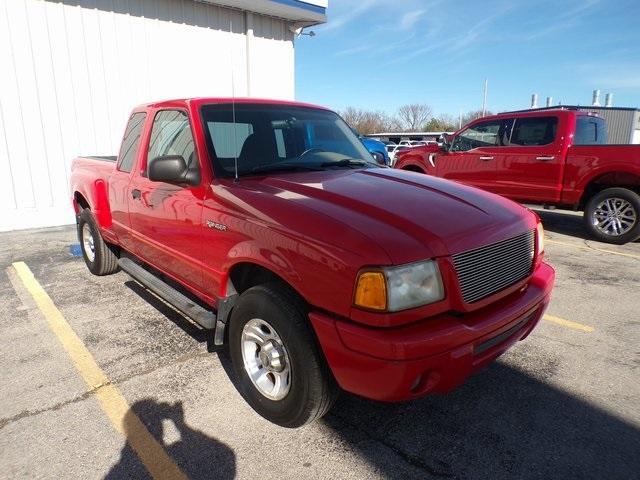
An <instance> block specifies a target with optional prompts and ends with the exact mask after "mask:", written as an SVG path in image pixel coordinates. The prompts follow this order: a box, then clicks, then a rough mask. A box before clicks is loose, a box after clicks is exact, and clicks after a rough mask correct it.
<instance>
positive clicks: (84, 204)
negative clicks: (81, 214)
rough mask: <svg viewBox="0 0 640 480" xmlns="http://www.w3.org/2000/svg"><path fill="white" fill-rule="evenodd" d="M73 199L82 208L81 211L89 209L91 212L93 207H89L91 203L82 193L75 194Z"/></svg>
mask: <svg viewBox="0 0 640 480" xmlns="http://www.w3.org/2000/svg"><path fill="white" fill-rule="evenodd" d="M73 198H74V199H75V201H76V203H77V204H78V205H79V206H80V208H81V209H83V210H84V209H85V208H88V209H89V210H91V206H89V202H87V199H86V198H84V197H83V196H82V194H81V193H80V192H75V193H74V194H73Z"/></svg>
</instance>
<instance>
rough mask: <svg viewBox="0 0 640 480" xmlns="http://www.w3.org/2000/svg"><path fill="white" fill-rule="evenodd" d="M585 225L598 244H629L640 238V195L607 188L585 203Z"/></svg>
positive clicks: (620, 189)
mask: <svg viewBox="0 0 640 480" xmlns="http://www.w3.org/2000/svg"><path fill="white" fill-rule="evenodd" d="M584 221H585V226H586V227H587V229H588V230H589V232H590V233H591V235H593V236H594V237H595V238H596V239H598V240H600V241H601V242H607V243H616V244H623V243H627V242H632V241H634V240H636V239H638V238H639V237H640V195H638V194H637V193H636V192H634V191H633V190H629V189H626V188H607V189H606V190H603V191H601V192H600V193H598V194H597V195H594V196H593V197H591V199H590V200H589V201H588V202H587V205H586V208H585V211H584Z"/></svg>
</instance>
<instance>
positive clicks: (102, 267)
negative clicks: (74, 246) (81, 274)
mask: <svg viewBox="0 0 640 480" xmlns="http://www.w3.org/2000/svg"><path fill="white" fill-rule="evenodd" d="M85 227H86V228H88V230H89V232H90V234H91V236H92V238H93V252H91V251H87V247H86V246H85V243H86V242H85V241H84V240H85V237H84V235H85V234H84V233H83V232H84V231H85V230H84V229H85ZM78 241H79V242H80V248H81V249H82V257H83V258H84V263H86V264H87V268H88V269H89V271H90V272H91V273H93V274H94V275H99V276H102V275H111V274H112V273H116V272H117V271H118V270H119V269H120V268H119V267H118V256H117V255H116V253H115V251H114V248H113V247H111V246H110V245H108V244H107V243H106V242H105V241H104V240H103V239H102V235H100V229H99V228H98V225H97V224H96V221H95V219H94V218H93V214H92V213H91V210H89V209H88V208H85V209H84V210H82V212H80V216H79V218H78ZM91 257H93V260H92V259H91Z"/></svg>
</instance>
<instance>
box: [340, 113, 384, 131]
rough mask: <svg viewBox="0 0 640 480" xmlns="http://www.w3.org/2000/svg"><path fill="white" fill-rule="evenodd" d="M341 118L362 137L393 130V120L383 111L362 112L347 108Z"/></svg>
mask: <svg viewBox="0 0 640 480" xmlns="http://www.w3.org/2000/svg"><path fill="white" fill-rule="evenodd" d="M340 116H341V117H342V118H343V119H344V121H345V122H347V124H348V125H349V126H350V127H351V128H353V129H354V130H356V131H357V132H358V133H359V134H361V135H369V134H371V133H380V132H384V131H388V130H390V129H392V125H393V123H394V122H393V120H392V119H391V118H389V116H388V115H387V114H386V113H384V112H381V111H374V110H362V109H359V108H355V107H347V108H345V109H344V110H343V111H342V112H340Z"/></svg>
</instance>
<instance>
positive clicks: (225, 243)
mask: <svg viewBox="0 0 640 480" xmlns="http://www.w3.org/2000/svg"><path fill="white" fill-rule="evenodd" d="M71 187H72V192H73V206H74V209H75V212H76V215H77V224H78V236H79V240H80V243H81V247H82V251H83V255H84V260H85V262H86V264H87V266H88V268H89V270H90V271H91V272H92V273H94V274H96V275H106V274H111V273H115V272H116V271H118V270H119V269H122V270H124V271H125V272H127V273H128V274H130V275H131V276H132V277H133V278H134V279H136V280H137V281H138V282H140V283H141V284H142V285H144V286H145V287H146V288H147V289H149V290H150V291H152V292H154V293H155V294H156V295H158V296H160V297H162V298H163V299H164V300H166V301H167V302H168V303H170V304H171V305H173V306H174V307H175V308H176V309H177V310H179V311H180V312H182V313H183V314H184V315H185V317H187V318H189V319H191V320H192V321H194V322H195V323H197V324H198V325H200V326H201V327H202V328H204V329H207V330H208V331H209V336H210V338H211V346H212V347H215V346H220V347H223V346H225V347H228V350H229V353H230V357H231V361H232V364H233V368H234V371H235V374H236V375H237V378H238V381H237V382H236V383H237V384H238V388H239V390H240V393H241V394H242V395H243V397H244V398H245V399H246V400H247V401H248V403H249V404H250V405H251V406H252V407H253V408H254V409H255V410H256V411H257V412H258V413H260V414H261V415H262V416H264V417H265V418H267V419H269V420H270V421H272V422H274V423H276V424H279V425H282V426H286V427H296V426H300V425H303V424H305V423H307V422H310V421H312V420H313V419H315V418H318V417H320V416H321V415H323V414H324V413H326V412H327V411H328V409H329V408H330V407H331V405H332V402H333V400H334V398H335V396H336V393H337V392H338V391H339V388H342V389H344V390H347V391H349V392H353V393H355V394H358V395H361V396H364V397H368V398H371V399H376V400H383V401H400V400H406V399H411V398H417V397H420V396H422V395H425V394H427V393H430V392H444V391H447V390H449V389H451V388H453V387H454V386H456V385H457V384H459V383H461V382H462V381H463V380H464V379H465V378H466V377H468V376H469V375H470V374H471V373H472V372H474V371H476V370H477V369H479V368H481V367H482V366H483V365H485V364H487V363H488V362H490V361H491V360H493V359H494V358H496V357H497V356H498V355H500V354H501V353H503V352H504V351H505V350H506V349H507V348H509V347H510V346H511V345H512V344H514V343H515V342H516V341H518V340H521V339H523V338H524V337H526V336H527V335H528V334H529V332H531V330H532V329H533V328H534V327H535V325H536V324H537V322H538V320H539V319H540V317H541V316H542V314H543V312H544V310H545V308H546V307H547V304H548V302H549V297H550V293H551V289H552V285H553V282H554V271H553V269H552V268H551V267H550V266H548V265H547V264H546V263H545V262H544V261H543V233H542V229H541V226H540V223H539V219H538V218H537V216H536V215H535V213H533V212H531V211H530V210H527V209H525V208H523V207H521V206H520V205H518V204H516V203H513V202H511V201H510V200H507V199H505V198H502V197H499V196H497V195H493V194H490V193H486V192H483V191H481V190H479V189H475V188H471V187H467V186H464V185H460V184H457V183H455V182H449V181H446V180H441V179H437V178H431V177H428V176H425V175H418V174H416V173H411V172H402V171H399V170H394V169H390V168H386V167H380V166H379V165H377V164H376V163H374V162H373V159H372V158H371V156H370V155H369V153H368V152H367V151H366V149H365V148H364V146H363V145H362V143H361V142H360V141H359V140H358V138H357V137H356V136H355V135H354V134H353V132H352V131H351V130H350V129H349V127H348V126H347V125H346V124H345V123H344V121H343V120H342V119H341V118H340V117H339V116H338V115H337V114H335V113H334V112H332V111H330V110H326V109H324V108H321V107H316V106H312V105H306V104H301V103H293V102H279V101H265V100H263V101H258V100H249V99H236V100H231V99H224V98H217V99H216V98H209V99H188V100H175V101H166V102H162V103H154V104H149V105H142V106H140V107H138V108H136V109H135V110H133V113H132V114H131V117H130V119H129V123H128V125H127V127H126V131H125V134H124V138H123V140H122V147H121V149H120V154H119V155H118V157H117V158H115V157H80V158H77V159H75V161H74V162H73V166H72V175H71Z"/></svg>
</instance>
